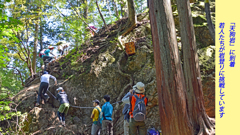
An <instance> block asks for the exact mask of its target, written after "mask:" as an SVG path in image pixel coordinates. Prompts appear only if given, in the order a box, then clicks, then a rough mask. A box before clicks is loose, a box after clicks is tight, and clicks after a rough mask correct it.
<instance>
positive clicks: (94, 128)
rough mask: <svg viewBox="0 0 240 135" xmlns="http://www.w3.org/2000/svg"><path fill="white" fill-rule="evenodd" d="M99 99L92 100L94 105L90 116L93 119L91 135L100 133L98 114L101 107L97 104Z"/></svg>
mask: <svg viewBox="0 0 240 135" xmlns="http://www.w3.org/2000/svg"><path fill="white" fill-rule="evenodd" d="M99 103H100V102H99V101H98V100H97V99H96V100H94V101H93V106H94V107H95V108H94V109H93V111H92V114H91V118H92V119H93V124H92V130H91V135H100V129H101V125H100V123H99V119H100V117H99V114H100V113H101V108H100V106H99Z"/></svg>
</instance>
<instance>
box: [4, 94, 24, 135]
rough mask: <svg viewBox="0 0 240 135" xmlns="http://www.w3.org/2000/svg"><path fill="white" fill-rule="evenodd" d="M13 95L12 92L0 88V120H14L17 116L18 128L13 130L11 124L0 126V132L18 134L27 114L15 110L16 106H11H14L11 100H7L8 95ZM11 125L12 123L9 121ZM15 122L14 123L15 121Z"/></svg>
mask: <svg viewBox="0 0 240 135" xmlns="http://www.w3.org/2000/svg"><path fill="white" fill-rule="evenodd" d="M10 96H13V95H12V93H8V91H4V90H2V92H1V93H0V122H3V121H7V120H11V121H15V122H16V118H18V119H19V120H18V123H17V124H18V129H17V130H16V131H13V129H12V128H11V126H10V127H9V128H4V129H2V128H0V132H2V133H3V134H4V133H7V134H9V133H10V134H18V133H19V132H20V131H21V128H22V127H23V122H24V121H25V118H26V116H27V113H23V114H22V113H21V112H20V111H17V109H16V108H12V107H14V106H16V104H15V103H14V102H13V101H9V97H10ZM11 124H12V125H13V123H11ZM15 124H16V123H15Z"/></svg>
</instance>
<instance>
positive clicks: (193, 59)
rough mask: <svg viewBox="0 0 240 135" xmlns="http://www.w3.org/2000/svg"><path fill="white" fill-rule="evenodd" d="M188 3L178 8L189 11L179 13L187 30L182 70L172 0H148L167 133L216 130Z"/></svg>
mask: <svg viewBox="0 0 240 135" xmlns="http://www.w3.org/2000/svg"><path fill="white" fill-rule="evenodd" d="M182 4H183V5H184V4H185V7H182V6H181V5H182ZM188 6H189V1H187V0H184V1H182V3H181V4H180V5H178V9H181V10H183V11H182V12H184V13H185V14H187V15H183V14H182V13H179V18H180V22H181V21H183V20H184V19H185V20H184V22H181V24H180V25H181V30H183V29H184V31H185V32H182V31H181V35H182V40H184V41H183V46H184V48H183V49H184V52H183V53H184V69H185V70H184V71H185V72H184V73H183V70H182V66H181V61H180V57H179V53H178V46H177V38H176V30H175V24H174V20H173V15H172V9H171V1H170V0H149V9H150V20H151V27H152V38H153V47H154V59H155V65H156V74H157V89H158V97H159V100H158V102H159V112H160V118H161V123H162V125H161V127H162V131H163V134H164V135H173V134H174V135H193V134H213V131H214V129H213V124H212V123H211V122H210V119H209V118H208V116H207V115H206V113H205V109H204V104H203V102H204V101H203V95H202V85H201V80H200V78H201V77H200V71H199V65H198V56H197V54H196V43H194V42H195V36H194V30H193V23H192V19H191V15H190V14H191V11H190V10H189V9H190V6H189V7H188ZM184 8H185V9H184ZM186 10H187V11H188V12H186ZM183 23H185V24H183ZM182 25H186V26H185V27H183V26H182ZM188 34H190V35H189V36H190V37H188V36H187V35H188ZM183 38H185V39H187V40H188V41H189V44H188V45H185V44H186V41H185V39H183ZM187 59H188V60H187ZM189 61H190V62H189ZM184 75H185V76H184ZM193 89H194V91H193ZM205 121H206V122H205ZM208 129H209V130H208ZM210 131H212V132H210Z"/></svg>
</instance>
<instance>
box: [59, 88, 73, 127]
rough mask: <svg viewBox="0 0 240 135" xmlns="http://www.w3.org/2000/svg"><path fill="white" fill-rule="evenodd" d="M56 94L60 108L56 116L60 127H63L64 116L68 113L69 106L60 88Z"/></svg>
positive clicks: (66, 97)
mask: <svg viewBox="0 0 240 135" xmlns="http://www.w3.org/2000/svg"><path fill="white" fill-rule="evenodd" d="M57 92H58V94H57V97H56V99H57V100H59V101H60V104H61V105H60V107H59V108H58V112H57V115H58V118H59V120H60V122H61V123H62V125H63V126H65V116H66V115H67V113H68V109H69V107H70V104H69V100H68V96H67V94H66V92H65V91H64V90H63V88H62V87H59V88H58V89H57Z"/></svg>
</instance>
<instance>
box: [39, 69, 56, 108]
mask: <svg viewBox="0 0 240 135" xmlns="http://www.w3.org/2000/svg"><path fill="white" fill-rule="evenodd" d="M50 78H52V79H53V80H54V81H55V85H57V79H56V78H55V77H54V76H52V75H50V74H48V72H47V71H44V72H43V75H42V76H41V78H40V81H41V83H40V87H39V91H38V98H37V103H36V106H39V102H40V101H41V98H42V99H44V103H46V102H47V101H48V99H49V96H48V95H47V93H46V92H47V90H48V87H49V79H50Z"/></svg>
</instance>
